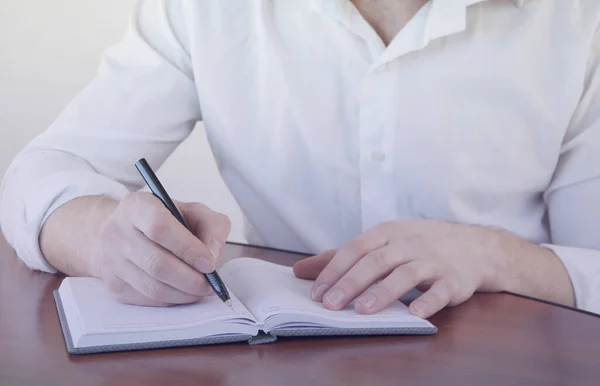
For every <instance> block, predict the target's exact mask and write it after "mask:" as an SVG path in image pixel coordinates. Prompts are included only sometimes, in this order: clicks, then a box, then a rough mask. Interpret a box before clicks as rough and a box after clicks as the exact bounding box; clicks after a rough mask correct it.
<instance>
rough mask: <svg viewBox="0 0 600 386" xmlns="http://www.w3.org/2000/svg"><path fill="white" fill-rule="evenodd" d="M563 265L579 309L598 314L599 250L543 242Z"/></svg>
mask: <svg viewBox="0 0 600 386" xmlns="http://www.w3.org/2000/svg"><path fill="white" fill-rule="evenodd" d="M542 246H543V247H545V248H548V249H550V250H552V251H553V252H554V253H555V254H556V256H558V258H559V259H560V261H561V262H562V263H563V265H564V266H565V268H566V270H567V272H568V274H569V277H570V278H571V284H572V285H573V291H574V292H575V302H576V306H577V308H579V309H582V310H585V311H589V312H593V313H596V314H600V251H598V250H596V249H586V248H575V247H566V246H559V245H552V244H543V245H542Z"/></svg>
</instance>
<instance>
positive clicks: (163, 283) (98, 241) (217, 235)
mask: <svg viewBox="0 0 600 386" xmlns="http://www.w3.org/2000/svg"><path fill="white" fill-rule="evenodd" d="M97 199H99V200H101V202H102V204H101V206H102V210H101V212H103V213H106V214H109V215H108V216H104V221H102V222H100V224H99V227H98V226H97V227H96V231H95V234H92V235H90V236H89V237H86V235H82V237H83V238H84V239H87V240H88V241H89V244H88V246H85V247H83V248H82V249H83V250H81V249H80V250H81V252H79V253H75V254H74V255H77V254H79V255H81V254H83V253H85V254H86V256H78V257H77V258H79V259H85V260H87V261H86V262H85V264H81V266H86V267H87V271H88V273H89V274H91V275H93V276H96V277H100V278H102V279H103V280H104V283H105V285H106V287H107V289H108V290H109V292H110V293H111V294H112V295H113V296H114V297H115V298H116V299H118V300H119V301H121V302H123V303H128V304H136V305H144V306H170V305H175V304H186V303H194V302H196V301H198V300H200V299H201V298H202V297H203V296H208V295H211V294H213V291H212V289H211V288H210V286H209V284H208V282H207V281H206V279H205V278H204V275H203V273H210V272H212V271H214V269H215V264H216V262H217V259H218V257H219V254H220V250H221V248H222V246H223V244H224V243H225V241H226V239H227V236H228V235H229V232H230V229H231V224H230V221H229V219H228V218H227V217H226V216H225V215H223V214H220V213H217V212H214V211H212V210H210V209H209V208H208V207H206V206H204V205H202V204H198V203H181V202H176V205H177V207H178V208H179V210H180V211H181V213H182V214H183V216H184V217H185V219H186V222H187V223H188V225H189V227H190V231H188V230H187V229H186V228H185V227H184V226H183V225H182V224H181V223H179V221H177V219H176V218H175V217H174V216H173V215H172V214H171V213H170V212H169V211H168V209H167V208H165V207H164V205H163V204H162V203H161V202H160V200H158V199H157V198H156V197H154V196H153V195H151V194H149V193H142V192H140V193H133V194H130V195H128V196H127V197H125V198H123V199H122V200H121V201H120V202H118V203H116V202H114V201H110V200H108V199H101V198H97ZM80 200H85V198H82V199H80ZM74 201H78V200H74ZM69 204H70V203H68V204H66V205H65V206H68V205H69ZM74 205H77V206H81V205H82V203H81V202H79V203H75V204H74ZM96 205H98V204H96ZM108 206H112V208H110V209H111V210H110V211H108ZM115 206H116V207H115ZM61 209H63V208H59V209H58V210H57V211H56V212H60V211H61ZM73 209H74V208H73ZM56 212H55V213H53V214H52V216H51V217H50V219H49V220H48V223H47V224H46V226H48V225H50V226H51V227H52V228H57V227H58V226H59V224H61V223H63V224H64V221H65V220H66V215H67V214H68V213H64V212H63V213H62V214H61V213H56ZM71 212H72V211H71ZM55 214H56V215H57V216H58V217H62V221H61V219H60V218H59V219H53V218H52V217H54V216H55ZM79 215H81V214H79ZM53 223H54V224H53ZM46 226H45V227H46ZM92 228H93V227H92ZM50 232H51V233H54V234H56V231H55V230H54V231H53V230H50ZM44 233H46V230H44V232H42V240H41V241H42V242H41V244H42V249H43V250H44V253H45V254H46V258H47V259H48V261H49V262H50V263H51V264H53V265H54V266H55V267H57V268H58V269H60V270H63V269H61V268H62V267H69V262H68V261H66V262H65V261H64V259H63V260H62V261H58V262H56V263H58V264H55V261H52V259H51V257H50V256H49V255H48V253H47V252H46V248H44V244H47V243H45V242H44V241H45V239H47V237H45V236H44ZM73 233H74V234H77V233H79V232H78V231H75V232H72V234H73ZM75 243H76V242H75ZM80 243H81V241H80ZM47 249H48V250H49V251H52V250H53V249H54V250H56V248H53V247H52V245H51V246H49V247H48V248H47ZM50 255H56V253H50ZM72 258H76V257H75V256H73V257H72ZM61 263H62V264H61ZM63 271H64V270H63ZM65 273H67V274H71V275H73V274H77V273H75V272H68V270H67V272H65Z"/></svg>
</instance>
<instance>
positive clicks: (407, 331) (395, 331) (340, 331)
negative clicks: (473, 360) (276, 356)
mask: <svg viewBox="0 0 600 386" xmlns="http://www.w3.org/2000/svg"><path fill="white" fill-rule="evenodd" d="M437 332H438V329H437V327H435V326H425V327H398V328H296V329H291V328H290V329H287V328H286V329H279V330H278V329H275V330H272V331H271V332H270V334H271V335H273V336H275V337H279V336H281V337H286V336H289V337H294V336H351V335H355V336H358V335H434V334H436V333H437Z"/></svg>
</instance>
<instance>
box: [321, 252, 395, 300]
mask: <svg viewBox="0 0 600 386" xmlns="http://www.w3.org/2000/svg"><path fill="white" fill-rule="evenodd" d="M402 263H403V261H402V257H401V256H400V254H399V253H397V252H395V251H394V249H393V248H390V247H388V246H386V247H383V248H379V249H376V250H374V251H372V252H369V253H367V254H366V255H365V257H363V258H362V259H360V260H359V261H358V262H357V263H356V264H355V265H354V267H352V268H351V269H350V270H349V271H348V273H346V274H345V275H344V276H342V277H341V279H340V280H338V281H337V283H335V284H334V285H333V287H331V289H330V290H329V291H327V293H326V294H325V296H324V297H323V304H324V305H325V308H327V309H331V310H341V309H342V308H344V307H346V306H347V305H348V304H349V303H350V302H351V301H352V300H354V298H356V297H357V296H358V295H360V294H361V293H363V292H364V291H365V290H366V289H367V288H369V286H370V285H371V284H373V283H375V282H376V281H377V280H378V279H380V278H382V277H384V276H387V275H388V274H389V273H390V272H391V271H392V270H393V269H394V268H396V267H397V266H398V265H400V264H402Z"/></svg>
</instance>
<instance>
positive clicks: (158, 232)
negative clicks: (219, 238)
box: [125, 194, 215, 273]
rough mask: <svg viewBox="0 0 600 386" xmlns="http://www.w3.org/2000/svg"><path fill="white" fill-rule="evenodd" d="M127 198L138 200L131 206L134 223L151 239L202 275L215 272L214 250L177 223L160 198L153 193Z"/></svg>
mask: <svg viewBox="0 0 600 386" xmlns="http://www.w3.org/2000/svg"><path fill="white" fill-rule="evenodd" d="M125 199H128V200H133V201H134V202H132V204H131V205H130V207H131V208H132V209H131V211H132V213H130V215H131V221H132V223H133V225H134V226H135V227H136V228H137V229H139V230H140V231H141V232H142V233H143V234H144V235H146V237H147V238H149V239H150V240H152V241H154V242H155V243H156V244H159V245H161V246H162V247H164V248H165V249H166V250H168V251H169V252H171V253H172V254H174V255H175V256H177V257H178V258H179V259H181V260H182V261H184V262H185V263H186V264H188V265H189V266H191V267H193V268H195V269H196V270H198V271H200V272H203V273H210V272H213V271H214V270H215V260H214V258H213V256H212V253H211V252H210V250H209V249H208V248H207V247H206V245H204V243H202V241H200V239H198V238H197V237H196V236H194V235H193V234H192V233H191V232H190V231H189V230H187V229H186V227H185V226H183V225H182V224H181V223H180V222H179V221H177V219H176V218H175V217H174V216H173V215H172V214H171V212H169V210H168V209H167V208H165V206H164V205H163V204H162V203H161V202H160V200H159V199H158V198H156V197H154V196H153V195H151V194H136V195H130V196H127V197H126V198H125Z"/></svg>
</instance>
